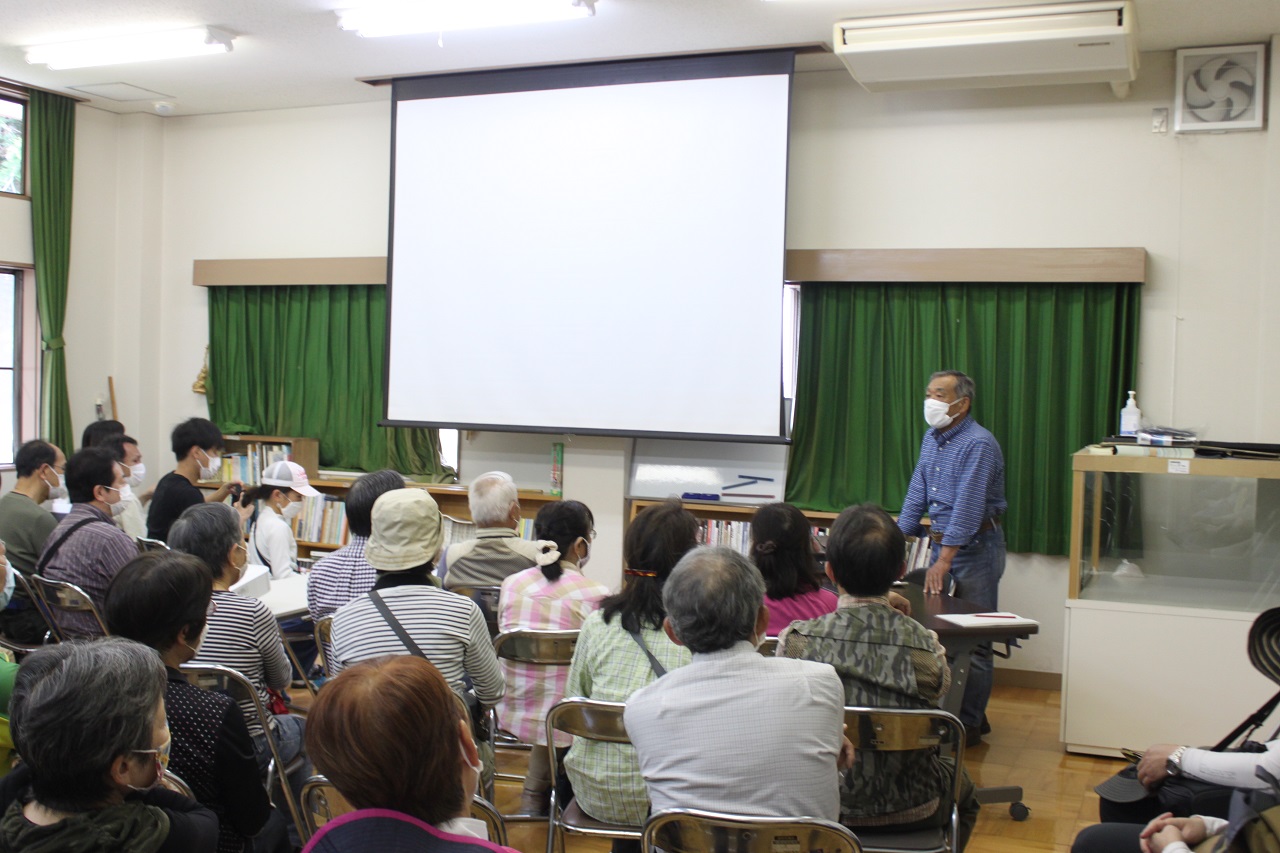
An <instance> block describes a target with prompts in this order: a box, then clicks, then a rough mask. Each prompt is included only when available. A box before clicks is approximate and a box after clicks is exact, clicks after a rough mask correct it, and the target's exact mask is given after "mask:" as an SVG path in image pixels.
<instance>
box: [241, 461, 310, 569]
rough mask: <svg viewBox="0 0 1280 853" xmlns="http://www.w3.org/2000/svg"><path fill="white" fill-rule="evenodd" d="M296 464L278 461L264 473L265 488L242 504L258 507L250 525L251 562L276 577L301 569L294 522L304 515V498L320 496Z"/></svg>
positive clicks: (250, 494)
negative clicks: (294, 533)
mask: <svg viewBox="0 0 1280 853" xmlns="http://www.w3.org/2000/svg"><path fill="white" fill-rule="evenodd" d="M319 495H320V493H319V492H317V491H316V490H315V488H313V487H312V485H311V483H310V481H309V480H308V479H307V472H306V471H304V470H303V469H302V466H301V465H299V464H297V463H296V462H276V463H274V464H272V465H268V466H267V469H266V470H265V471H263V472H262V485H260V486H255V487H254V488H252V489H249V490H247V491H246V492H245V493H244V496H243V497H242V498H241V499H240V505H241V506H245V507H249V506H254V504H257V507H256V508H255V509H254V513H253V517H252V519H251V521H250V523H249V562H250V563H254V564H255V565H259V566H266V567H267V568H268V569H270V570H271V577H273V578H287V577H288V576H289V575H290V574H292V573H293V571H294V570H295V569H297V568H298V540H297V538H296V537H295V536H294V535H293V520H294V519H295V518H297V517H298V516H299V515H301V514H302V499H303V498H314V497H319Z"/></svg>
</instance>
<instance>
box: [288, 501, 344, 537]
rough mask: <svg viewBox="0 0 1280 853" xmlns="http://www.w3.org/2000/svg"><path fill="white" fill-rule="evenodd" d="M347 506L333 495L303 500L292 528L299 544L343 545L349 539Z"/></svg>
mask: <svg viewBox="0 0 1280 853" xmlns="http://www.w3.org/2000/svg"><path fill="white" fill-rule="evenodd" d="M349 534H350V531H349V530H348V527H347V505H346V504H345V503H344V502H343V501H342V499H341V498H338V497H335V496H334V495H320V496H319V497H314V498H303V505H302V513H301V514H300V515H299V516H298V519H297V521H296V522H295V526H294V536H296V537H297V539H298V540H299V541H300V542H313V543H316V544H318V545H345V544H346V542H347V539H348V538H350V535H349Z"/></svg>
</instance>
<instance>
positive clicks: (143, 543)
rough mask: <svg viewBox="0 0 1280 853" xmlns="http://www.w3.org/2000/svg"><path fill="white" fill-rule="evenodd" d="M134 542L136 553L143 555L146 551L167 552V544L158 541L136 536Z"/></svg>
mask: <svg viewBox="0 0 1280 853" xmlns="http://www.w3.org/2000/svg"><path fill="white" fill-rule="evenodd" d="M134 541H136V542H137V543H138V553H139V554H145V553H147V552H148V551H168V550H169V543H167V542H165V541H163V540H160V539H148V538H147V537H145V536H136V537H134Z"/></svg>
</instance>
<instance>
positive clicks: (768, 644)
mask: <svg viewBox="0 0 1280 853" xmlns="http://www.w3.org/2000/svg"><path fill="white" fill-rule="evenodd" d="M756 651H758V652H760V654H762V655H764V656H765V657H767V658H771V657H774V656H776V655H777V654H778V638H777V637H765V638H764V642H763V643H761V644H760V648H759V649H757V650H756Z"/></svg>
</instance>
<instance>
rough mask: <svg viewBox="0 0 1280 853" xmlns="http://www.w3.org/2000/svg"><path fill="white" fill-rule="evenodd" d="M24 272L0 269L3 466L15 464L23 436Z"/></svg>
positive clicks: (0, 438)
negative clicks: (19, 440) (22, 347)
mask: <svg viewBox="0 0 1280 853" xmlns="http://www.w3.org/2000/svg"><path fill="white" fill-rule="evenodd" d="M21 294H22V274H21V273H20V272H18V271H17V270H8V269H0V466H2V465H12V464H13V455H14V452H15V451H16V449H17V439H18V436H19V435H20V427H19V416H20V414H21V411H22V406H21V404H20V398H19V388H20V387H21V384H22V383H21V379H20V373H21V359H20V358H19V357H18V352H19V348H20V346H21V342H22V311H21V307H20V306H21Z"/></svg>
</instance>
